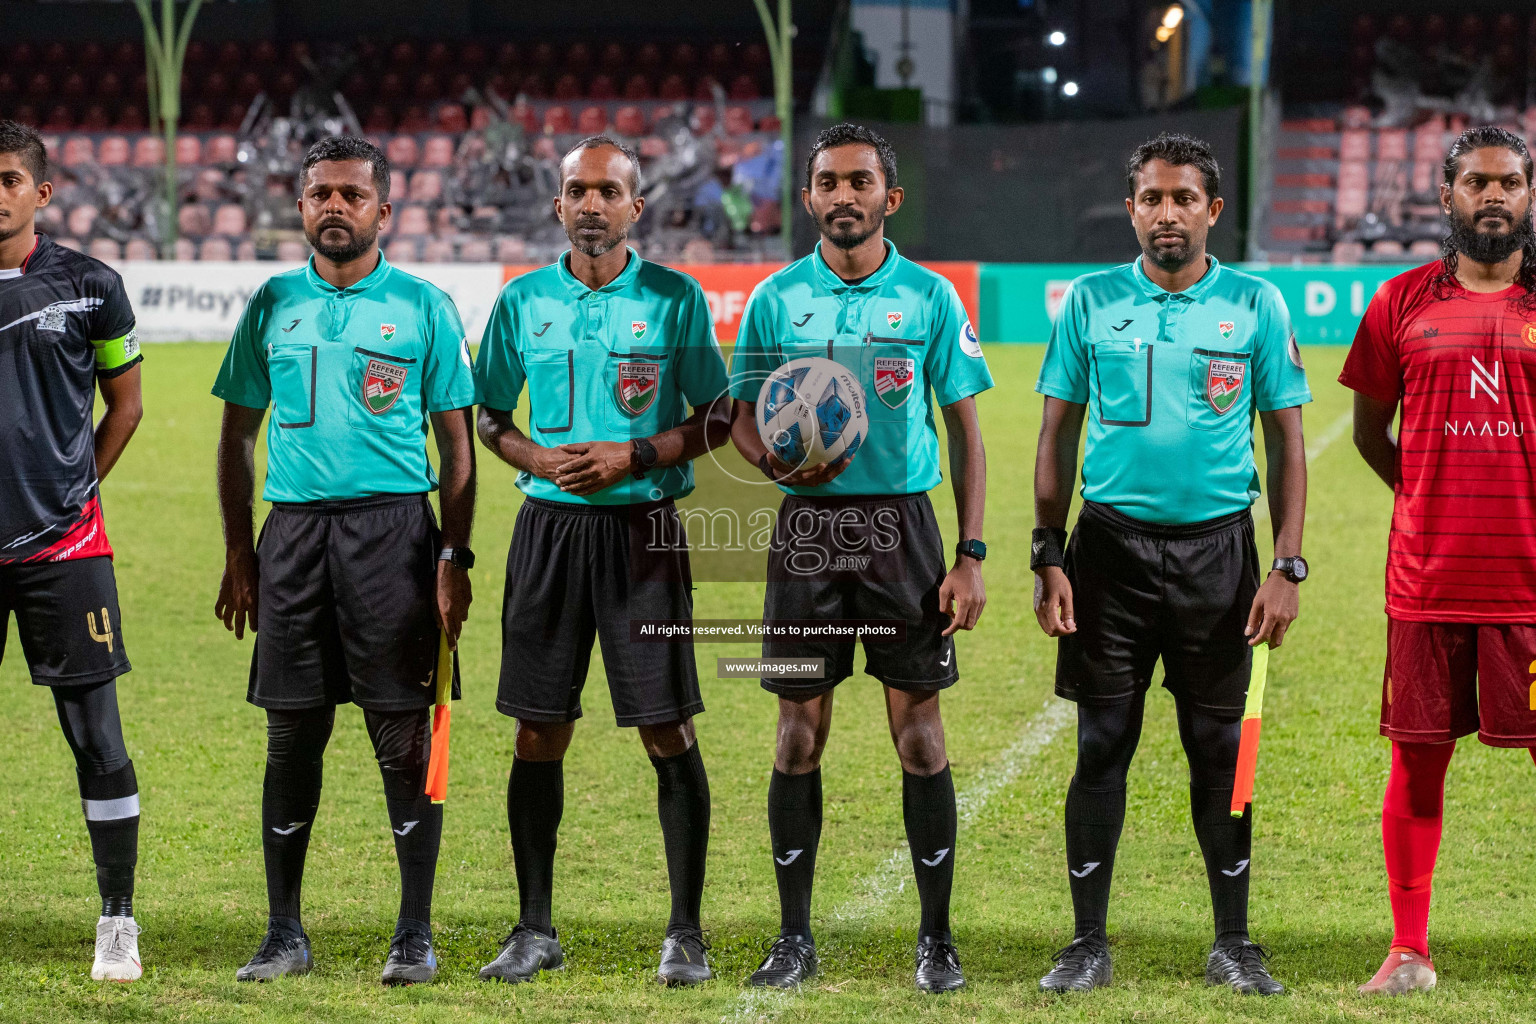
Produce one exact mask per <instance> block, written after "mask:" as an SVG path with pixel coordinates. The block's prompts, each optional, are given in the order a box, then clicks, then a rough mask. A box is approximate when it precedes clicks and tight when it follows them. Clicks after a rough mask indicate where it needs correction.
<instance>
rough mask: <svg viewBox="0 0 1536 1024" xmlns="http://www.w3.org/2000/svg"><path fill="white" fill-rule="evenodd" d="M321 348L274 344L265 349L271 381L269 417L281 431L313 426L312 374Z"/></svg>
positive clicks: (315, 368) (313, 390)
mask: <svg viewBox="0 0 1536 1024" xmlns="http://www.w3.org/2000/svg"><path fill="white" fill-rule="evenodd" d="M319 362H320V350H319V349H318V348H316V347H315V346H314V345H278V344H274V345H273V346H272V348H271V349H270V350H269V351H268V352H267V376H268V377H269V378H270V379H271V381H272V419H273V420H274V421H275V422H276V423H277V425H278V426H279V427H281V428H283V429H284V430H294V429H302V428H304V427H312V426H314V425H315V373H316V371H317V370H318V369H319Z"/></svg>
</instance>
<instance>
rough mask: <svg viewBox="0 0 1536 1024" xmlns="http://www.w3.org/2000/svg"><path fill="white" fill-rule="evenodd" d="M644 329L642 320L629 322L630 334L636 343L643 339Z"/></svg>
mask: <svg viewBox="0 0 1536 1024" xmlns="http://www.w3.org/2000/svg"><path fill="white" fill-rule="evenodd" d="M645 327H646V324H645V321H644V320H631V321H630V322H629V330H630V333H631V334H633V335H634V336H635V340H636V341H639V340H640V339H641V338H643V337H645Z"/></svg>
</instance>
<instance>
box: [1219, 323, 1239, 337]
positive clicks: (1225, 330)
mask: <svg viewBox="0 0 1536 1024" xmlns="http://www.w3.org/2000/svg"><path fill="white" fill-rule="evenodd" d="M1216 329H1217V330H1219V331H1220V332H1221V337H1222V339H1223V340H1227V339H1230V338H1231V337H1232V332H1233V331H1235V330H1237V325H1236V324H1234V323H1233V322H1232V321H1231V320H1223V321H1222V322H1221V323H1219V324H1217V325H1216Z"/></svg>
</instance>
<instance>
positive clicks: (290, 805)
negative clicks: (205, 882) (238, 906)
mask: <svg viewBox="0 0 1536 1024" xmlns="http://www.w3.org/2000/svg"><path fill="white" fill-rule="evenodd" d="M322 777H323V768H322V764H321V762H320V761H318V760H316V761H314V762H312V763H311V764H309V765H294V766H291V767H276V766H274V765H273V764H272V763H271V761H268V762H267V774H266V778H265V779H263V780H262V784H261V852H262V855H263V857H264V858H265V860H266V866H267V915H268V916H269V917H280V918H291V919H293V920H294V921H297V920H298V919H299V890H300V889H301V888H302V887H303V884H304V857H305V855H306V854H308V852H309V833H310V830H311V829H312V828H313V827H314V823H315V812H316V811H318V810H319V809H320V784H321V780H322Z"/></svg>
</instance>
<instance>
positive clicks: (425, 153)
mask: <svg viewBox="0 0 1536 1024" xmlns="http://www.w3.org/2000/svg"><path fill="white" fill-rule="evenodd" d="M452 165H453V140H452V139H450V138H449V137H448V136H446V135H431V136H428V137H427V143H426V145H425V146H424V147H422V151H421V166H423V167H450V166H452Z"/></svg>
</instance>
